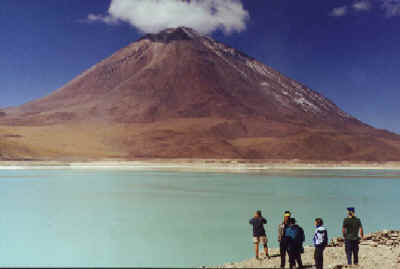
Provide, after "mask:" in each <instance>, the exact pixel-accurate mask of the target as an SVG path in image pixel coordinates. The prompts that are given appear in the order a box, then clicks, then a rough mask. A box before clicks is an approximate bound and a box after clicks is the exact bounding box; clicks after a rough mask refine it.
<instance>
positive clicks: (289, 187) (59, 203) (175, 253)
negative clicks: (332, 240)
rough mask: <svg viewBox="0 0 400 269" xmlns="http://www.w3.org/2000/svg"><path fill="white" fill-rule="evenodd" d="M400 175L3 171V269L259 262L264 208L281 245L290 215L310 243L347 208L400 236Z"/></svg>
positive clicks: (332, 228)
mask: <svg viewBox="0 0 400 269" xmlns="http://www.w3.org/2000/svg"><path fill="white" fill-rule="evenodd" d="M399 179H400V172H399V171H389V170H382V171H381V170H362V171H354V170H300V171H292V170H290V171H289V170H286V171H283V170H280V171H278V170H270V171H263V172H262V173H260V172H259V171H258V172H254V171H253V172H252V173H248V174H246V173H240V174H223V173H188V172H179V173H178V172H157V171H151V172H143V171H142V172H138V171H105V170H102V171H93V170H92V171H89V170H88V171H85V170H64V171H61V170H60V171H56V170H51V171H50V170H49V171H44V170H18V171H0V210H1V212H2V214H1V217H0V227H1V230H2V231H3V233H2V236H1V238H0V265H1V266H136V267H139V266H202V265H217V264H222V263H225V262H228V261H233V260H242V259H246V258H248V257H251V256H252V255H253V253H252V243H251V227H250V225H248V219H249V218H250V217H251V216H252V215H253V213H254V211H255V210H257V209H261V210H262V211H263V214H264V215H265V217H266V218H267V220H268V224H267V234H268V236H269V238H270V240H269V244H270V246H272V247H276V246H277V241H276V237H277V234H276V231H277V225H278V224H279V222H280V221H281V218H282V212H283V211H284V210H288V209H289V210H291V211H292V212H293V213H294V215H295V217H296V218H297V220H298V222H299V224H300V225H301V226H303V228H304V230H305V232H306V237H307V243H311V236H312V232H313V227H312V226H313V219H314V218H316V217H322V218H323V219H324V220H325V223H326V224H327V226H328V229H329V234H330V236H333V235H339V234H340V230H341V222H342V220H343V218H344V216H345V208H346V207H347V206H355V207H356V209H357V213H358V215H359V216H360V217H361V219H362V221H363V222H364V226H365V227H364V228H365V229H366V231H367V232H368V231H376V230H380V229H384V228H389V229H391V228H397V227H398V223H399V221H400V217H399V216H398V214H393V212H397V205H398V202H399V199H398V191H397V190H398V189H399V187H400V180H399Z"/></svg>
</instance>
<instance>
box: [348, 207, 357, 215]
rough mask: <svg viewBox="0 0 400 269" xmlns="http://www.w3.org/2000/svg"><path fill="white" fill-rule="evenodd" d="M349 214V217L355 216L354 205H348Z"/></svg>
mask: <svg viewBox="0 0 400 269" xmlns="http://www.w3.org/2000/svg"><path fill="white" fill-rule="evenodd" d="M347 215H348V216H349V217H354V215H355V209H354V207H348V208H347Z"/></svg>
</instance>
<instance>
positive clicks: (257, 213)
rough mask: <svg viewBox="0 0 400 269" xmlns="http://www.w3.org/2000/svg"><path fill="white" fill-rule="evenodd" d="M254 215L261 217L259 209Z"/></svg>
mask: <svg viewBox="0 0 400 269" xmlns="http://www.w3.org/2000/svg"><path fill="white" fill-rule="evenodd" d="M254 216H255V217H261V216H262V214H261V210H257V211H256V213H255V214H254Z"/></svg>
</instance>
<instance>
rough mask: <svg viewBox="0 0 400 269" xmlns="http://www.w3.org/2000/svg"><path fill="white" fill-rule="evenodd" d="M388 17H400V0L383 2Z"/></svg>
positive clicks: (384, 0) (385, 0)
mask: <svg viewBox="0 0 400 269" xmlns="http://www.w3.org/2000/svg"><path fill="white" fill-rule="evenodd" d="M381 1H382V8H383V10H384V11H385V13H386V16H388V17H393V16H400V0H381Z"/></svg>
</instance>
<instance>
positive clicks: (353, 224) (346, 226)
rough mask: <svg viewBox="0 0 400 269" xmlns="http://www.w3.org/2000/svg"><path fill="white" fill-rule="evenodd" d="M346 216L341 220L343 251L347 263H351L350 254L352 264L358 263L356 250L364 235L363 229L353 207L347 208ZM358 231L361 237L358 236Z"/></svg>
mask: <svg viewBox="0 0 400 269" xmlns="http://www.w3.org/2000/svg"><path fill="white" fill-rule="evenodd" d="M347 215H348V217H347V218H345V219H344V221H343V229H342V233H343V237H344V242H345V251H346V256H347V264H348V265H351V264H352V255H354V265H358V251H359V244H360V240H361V238H363V237H364V231H363V227H362V224H361V220H360V219H359V218H357V217H356V216H355V209H354V207H348V208H347ZM358 233H360V236H361V238H360V237H359V236H358Z"/></svg>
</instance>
